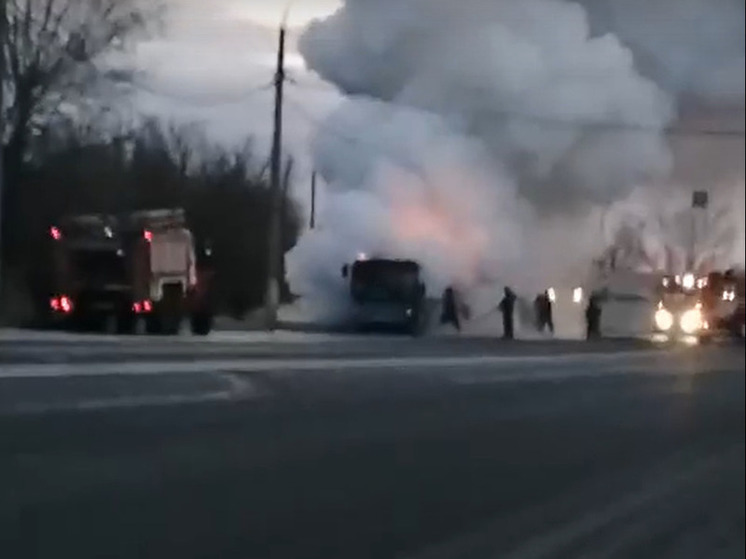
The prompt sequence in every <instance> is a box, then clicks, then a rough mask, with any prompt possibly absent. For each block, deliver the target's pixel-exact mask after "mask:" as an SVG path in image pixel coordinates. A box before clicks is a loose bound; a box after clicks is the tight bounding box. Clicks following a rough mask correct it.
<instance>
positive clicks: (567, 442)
mask: <svg viewBox="0 0 746 559" xmlns="http://www.w3.org/2000/svg"><path fill="white" fill-rule="evenodd" d="M278 338H279V339H278ZM745 366H746V365H745V363H744V350H743V345H740V346H723V347H709V348H700V347H687V348H683V347H681V348H660V347H652V346H648V345H646V344H645V343H642V342H639V341H631V340H630V341H613V342H601V343H598V344H586V343H569V342H557V343H551V342H544V343H520V342H519V343H514V344H509V343H505V342H501V341H496V340H490V339H468V340H467V339H457V338H448V339H445V338H443V339H423V340H410V339H406V338H387V337H373V338H359V337H347V338H344V337H334V336H310V337H309V336H306V337H304V336H300V335H298V336H295V337H293V336H287V337H284V338H283V337H281V336H280V337H270V336H268V337H266V338H265V339H262V338H257V337H253V338H251V340H250V341H248V338H244V337H243V336H242V335H236V336H235V337H233V338H231V337H230V336H228V335H222V336H219V337H217V338H215V339H208V340H194V339H191V338H184V339H150V338H143V339H138V338H104V337H99V338H95V337H85V336H82V337H76V336H56V335H49V336H31V335H29V336H27V335H26V334H23V333H18V334H13V335H5V336H1V335H0V554H1V555H2V557H8V558H25V557H44V558H47V557H53V558H58V557H76V558H87V557H97V558H98V557H107V558H111V557H126V558H133V557H136V558H140V557H144V558H149V557H153V558H158V559H163V558H168V557H174V558H191V557H199V558H203V557H204V558H221V559H222V558H226V559H229V558H234V557H235V558H241V559H265V558H266V559H270V558H272V559H275V558H294V559H303V558H329V559H335V558H344V559H367V558H371V559H372V558H377V559H378V558H381V559H384V558H393V559H440V558H459V559H460V558H464V559H471V558H474V559H477V558H479V559H483V558H484V559H486V558H495V557H500V558H503V557H506V558H508V559H512V558H522V559H539V558H545V557H547V558H549V557H551V558H555V557H557V558H564V557H567V558H584V557H592V558H594V559H595V558H602V557H609V558H617V557H619V558H621V557H635V558H641V559H646V558H655V559H665V558H667V557H672V558H673V557H676V558H685V559H686V558H689V557H692V558H695V557H696V558H703V557H707V558H718V557H728V558H730V557H733V558H736V557H738V558H742V557H743V556H744V520H745V518H744V499H745V495H744V474H745V472H744V453H745V450H746V449H745V448H744V438H745V433H744V391H745V389H746V386H745V383H744V368H745Z"/></svg>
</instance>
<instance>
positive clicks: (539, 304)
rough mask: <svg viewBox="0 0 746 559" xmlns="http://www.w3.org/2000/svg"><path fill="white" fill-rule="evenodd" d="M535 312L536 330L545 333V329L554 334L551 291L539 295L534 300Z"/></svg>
mask: <svg viewBox="0 0 746 559" xmlns="http://www.w3.org/2000/svg"><path fill="white" fill-rule="evenodd" d="M534 311H535V312H536V329H537V330H538V331H539V332H544V328H549V331H550V332H552V333H554V321H553V320H552V298H551V297H550V296H549V291H548V290H547V291H544V293H539V294H538V295H537V296H536V299H535V300H534Z"/></svg>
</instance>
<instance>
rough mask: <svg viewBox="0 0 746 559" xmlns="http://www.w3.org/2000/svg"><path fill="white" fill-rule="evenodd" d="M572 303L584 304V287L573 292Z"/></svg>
mask: <svg viewBox="0 0 746 559" xmlns="http://www.w3.org/2000/svg"><path fill="white" fill-rule="evenodd" d="M572 302H573V303H575V304H580V303H582V302H583V288H582V287H576V288H575V289H573V291H572Z"/></svg>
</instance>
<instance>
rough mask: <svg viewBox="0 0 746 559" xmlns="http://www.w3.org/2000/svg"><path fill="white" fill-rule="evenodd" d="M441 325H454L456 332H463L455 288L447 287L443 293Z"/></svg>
mask: <svg viewBox="0 0 746 559" xmlns="http://www.w3.org/2000/svg"><path fill="white" fill-rule="evenodd" d="M440 323H441V324H453V326H455V328H456V330H458V331H459V332H460V331H461V320H460V319H459V313H458V306H457V304H456V292H455V291H454V289H453V287H446V289H445V291H443V298H442V312H441V315H440Z"/></svg>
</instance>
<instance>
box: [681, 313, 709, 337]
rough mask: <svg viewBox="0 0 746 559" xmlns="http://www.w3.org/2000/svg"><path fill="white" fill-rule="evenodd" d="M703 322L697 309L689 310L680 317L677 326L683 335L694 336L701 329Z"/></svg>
mask: <svg viewBox="0 0 746 559" xmlns="http://www.w3.org/2000/svg"><path fill="white" fill-rule="evenodd" d="M703 324H704V320H703V319H702V311H700V310H699V309H690V310H688V311H686V312H685V313H684V314H682V315H681V320H680V321H679V326H681V330H682V331H683V332H684V333H685V334H696V333H697V332H698V331H699V330H701V329H702V326H703Z"/></svg>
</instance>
